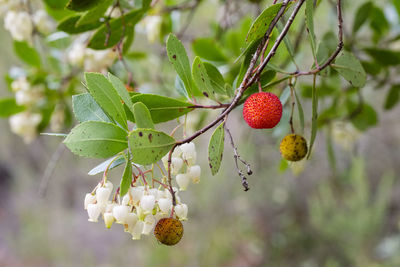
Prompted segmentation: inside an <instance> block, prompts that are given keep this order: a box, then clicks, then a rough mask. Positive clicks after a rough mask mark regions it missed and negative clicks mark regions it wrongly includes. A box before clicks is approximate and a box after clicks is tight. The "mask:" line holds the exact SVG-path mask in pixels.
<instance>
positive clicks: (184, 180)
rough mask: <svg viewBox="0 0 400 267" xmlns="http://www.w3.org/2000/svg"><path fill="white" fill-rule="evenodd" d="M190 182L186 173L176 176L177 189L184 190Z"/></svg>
mask: <svg viewBox="0 0 400 267" xmlns="http://www.w3.org/2000/svg"><path fill="white" fill-rule="evenodd" d="M189 182H190V178H189V176H188V175H187V174H186V173H181V174H178V175H177V176H176V183H177V184H178V185H179V190H181V191H185V190H186V188H187V187H188V185H189Z"/></svg>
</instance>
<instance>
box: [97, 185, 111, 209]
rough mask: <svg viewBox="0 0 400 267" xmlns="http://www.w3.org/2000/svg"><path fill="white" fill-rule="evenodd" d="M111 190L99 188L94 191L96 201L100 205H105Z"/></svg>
mask: <svg viewBox="0 0 400 267" xmlns="http://www.w3.org/2000/svg"><path fill="white" fill-rule="evenodd" d="M110 195H111V190H110V189H109V188H106V187H99V188H97V190H96V200H97V203H98V204H100V205H107V203H108V199H109V198H110Z"/></svg>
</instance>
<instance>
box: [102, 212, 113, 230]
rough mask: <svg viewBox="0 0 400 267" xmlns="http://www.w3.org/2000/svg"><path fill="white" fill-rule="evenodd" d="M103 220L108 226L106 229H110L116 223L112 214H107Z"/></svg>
mask: <svg viewBox="0 0 400 267" xmlns="http://www.w3.org/2000/svg"><path fill="white" fill-rule="evenodd" d="M103 219H104V224H105V225H106V228H108V229H110V228H111V225H112V224H113V222H114V221H115V218H114V215H113V214H112V212H105V213H104V214H103Z"/></svg>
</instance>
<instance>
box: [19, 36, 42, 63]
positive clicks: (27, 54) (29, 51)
mask: <svg viewBox="0 0 400 267" xmlns="http://www.w3.org/2000/svg"><path fill="white" fill-rule="evenodd" d="M14 51H15V53H16V54H17V56H18V57H19V58H20V59H21V60H22V61H24V62H25V63H26V64H28V65H31V66H33V67H37V68H39V67H40V56H39V53H38V52H37V51H36V49H35V48H33V47H31V46H30V45H29V44H28V43H27V42H19V41H14Z"/></svg>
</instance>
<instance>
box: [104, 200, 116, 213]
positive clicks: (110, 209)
mask: <svg viewBox="0 0 400 267" xmlns="http://www.w3.org/2000/svg"><path fill="white" fill-rule="evenodd" d="M116 205H117V204H116V203H113V202H108V203H107V205H106V209H105V211H104V212H111V213H112V212H113V209H114V207H115V206H116Z"/></svg>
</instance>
